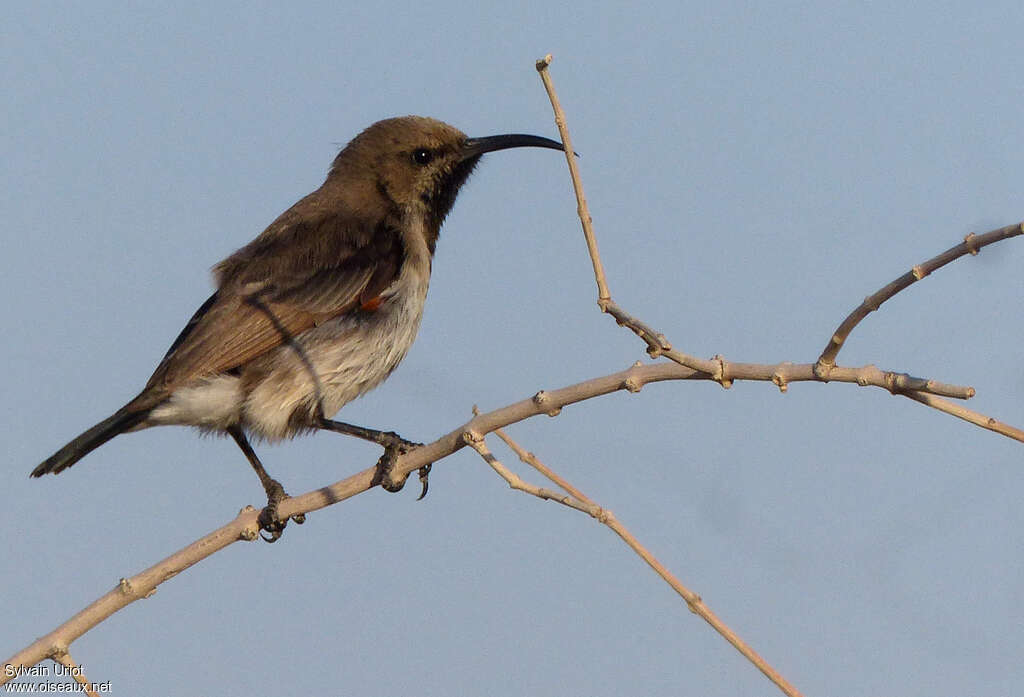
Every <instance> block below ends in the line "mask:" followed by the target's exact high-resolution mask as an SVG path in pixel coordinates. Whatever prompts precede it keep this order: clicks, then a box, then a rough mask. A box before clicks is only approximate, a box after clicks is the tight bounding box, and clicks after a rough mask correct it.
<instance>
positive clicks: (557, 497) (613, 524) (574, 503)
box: [463, 430, 800, 697]
mask: <svg viewBox="0 0 1024 697" xmlns="http://www.w3.org/2000/svg"><path fill="white" fill-rule="evenodd" d="M499 435H500V436H501V439H502V440H504V441H505V442H506V443H507V444H508V445H509V447H511V448H512V449H513V450H514V451H515V452H516V453H518V454H519V456H520V458H523V459H525V460H526V461H527V462H528V463H529V464H530V465H532V466H533V467H535V468H536V469H537V470H538V471H540V472H541V473H543V474H544V476H546V477H548V478H549V479H551V481H553V482H555V483H556V484H558V485H559V486H562V487H563V488H564V489H565V490H566V491H577V489H576V488H575V487H572V486H571V485H568V483H567V482H566V483H565V484H562V482H565V480H564V479H563V478H562V477H560V476H559V475H557V474H555V472H554V471H553V470H552V469H551V468H550V467H548V466H547V465H545V464H543V463H542V462H541V461H540V460H539V459H537V457H536V456H534V455H533V454H532V453H526V451H525V450H523V448H521V447H520V446H519V445H518V444H517V443H515V441H513V440H512V439H511V438H510V437H509V436H508V435H507V434H505V433H503V432H501V431H500V430H499ZM463 438H464V439H465V440H466V442H467V443H468V444H469V445H470V446H471V447H472V448H473V449H474V450H476V451H477V452H478V453H480V456H481V457H482V458H483V459H484V460H485V461H486V462H487V464H489V465H490V466H491V468H492V469H493V470H494V471H495V472H497V473H498V474H499V475H500V476H501V477H502V479H504V480H505V481H506V482H508V485H509V486H510V487H512V488H513V489H516V490H518V491H522V492H525V493H527V494H532V495H534V496H537V497H539V498H542V499H545V500H548V501H555V502H557V503H561V504H563V505H565V506H568V507H570V508H574V509H576V510H578V511H582V512H584V513H586V514H588V515H589V516H591V517H592V518H594V520H597V521H598V522H600V523H603V524H604V525H607V526H608V527H609V528H611V529H612V530H613V531H614V532H615V534H616V535H618V536H619V537H620V538H621V539H622V541H623V542H625V543H626V544H627V545H628V546H629V548H630V549H632V550H633V551H634V552H635V553H636V554H637V555H638V556H639V557H640V558H641V559H643V560H644V561H645V562H647V565H648V566H650V567H651V568H652V569H654V571H655V573H657V574H658V575H659V576H660V577H661V578H662V579H663V580H664V581H665V582H666V583H668V584H669V585H670V586H671V587H672V590H674V591H675V592H676V593H678V594H679V596H680V597H681V598H682V599H683V600H684V601H686V605H687V607H689V608H690V611H691V612H693V613H694V614H696V615H699V616H700V617H701V619H703V620H704V621H705V622H707V623H708V624H709V625H711V627H712V628H714V630H715V631H716V632H718V633H719V634H720V635H721V636H722V637H723V638H724V639H725V640H726V641H728V642H729V643H730V644H732V645H733V647H735V648H736V650H737V651H739V652H740V653H741V654H743V656H744V657H746V659H747V660H749V661H750V662H751V663H753V664H754V665H755V666H756V667H757V669H758V670H760V671H761V672H762V673H764V675H765V676H766V677H767V678H768V679H769V680H771V681H772V682H773V683H775V685H776V686H778V688H779V689H780V690H782V692H784V693H785V694H787V695H789V697H800V692H799V691H798V690H797V689H796V688H795V687H794V686H793V685H792V684H790V682H789V681H788V680H786V679H785V678H784V677H782V675H781V674H780V673H779V672H778V671H776V670H775V669H774V668H772V667H771V665H770V664H769V663H768V662H767V661H766V660H765V659H764V658H762V657H761V656H760V655H759V654H758V653H757V652H756V651H754V649H753V648H751V646H750V645H749V644H747V643H746V642H745V641H743V640H742V639H741V638H740V637H739V635H738V634H736V632H734V631H733V630H732V629H730V628H729V626H728V625H727V624H725V622H723V621H722V620H721V619H720V618H719V617H718V616H717V615H716V614H715V613H714V612H712V611H711V609H710V608H709V607H708V606H707V605H705V604H704V601H703V600H701V597H700V596H699V595H697V594H696V593H694V592H693V591H692V590H690V589H689V588H687V587H686V586H684V585H683V583H682V582H681V581H680V580H679V579H678V578H676V576H675V575H674V574H673V573H672V572H671V571H669V570H668V569H667V568H666V567H665V566H664V565H663V564H662V563H661V562H660V561H658V559H657V558H656V557H655V556H654V555H653V554H651V552H650V551H649V550H648V549H647V548H646V547H644V546H643V545H642V544H640V542H639V540H637V539H636V537H634V536H633V534H632V533H631V532H629V530H627V529H626V526H624V525H623V524H622V523H621V522H619V520H618V518H616V517H615V514H614V513H612V512H611V511H609V510H608V509H607V508H602V507H600V506H598V505H597V504H595V503H594V502H593V501H591V500H590V499H589V498H587V497H586V496H585V495H583V494H582V493H580V494H578V495H577V494H569V495H565V494H558V493H557V492H552V491H551V490H550V489H543V488H541V487H538V486H534V485H532V484H528V483H526V482H524V481H523V480H522V479H520V478H519V476H518V475H516V474H515V473H514V472H512V471H510V470H509V469H508V468H507V467H505V465H503V464H502V463H501V461H500V460H498V458H496V457H495V456H494V454H493V453H491V451H490V449H489V448H488V447H487V444H486V443H485V442H484V437H483V436H482V435H480V434H479V433H474V432H472V431H466V432H465V433H464V434H463ZM524 453H525V454H526V456H527V457H525V458H524Z"/></svg>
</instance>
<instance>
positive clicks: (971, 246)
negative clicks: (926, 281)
mask: <svg viewBox="0 0 1024 697" xmlns="http://www.w3.org/2000/svg"><path fill="white" fill-rule="evenodd" d="M1020 234H1024V223H1018V224H1016V225H1007V226H1006V227H1002V228H999V229H998V230H992V231H990V232H986V233H985V234H983V235H975V234H974V233H973V232H972V233H971V234H969V235H967V236H966V237H965V238H964V241H963V242H961V243H960V244H958V245H956V246H955V247H950V248H949V249H947V250H946V251H944V252H943V253H942V254H939V255H938V256H935V257H932V258H931V259H929V260H928V261H926V262H924V263H922V264H918V265H917V266H915V267H914V268H912V269H911V270H910V271H908V272H907V273H905V274H903V275H902V276H900V277H899V278H897V279H896V280H895V281H893V282H892V283H889V284H888V285H886V286H884V287H883V288H881V289H879V290H878V291H877V292H875V293H873V294H872V295H869V296H868V297H866V298H864V302H862V303H861V304H860V305H859V306H858V307H857V309H855V310H854V311H853V312H851V313H850V314H849V315H848V316H847V317H846V319H844V320H843V321H842V323H841V324H840V325H839V327H838V328H837V329H836V330H835V332H834V333H833V334H832V338H830V339H829V342H828V345H827V346H825V350H824V351H822V352H821V355H820V356H819V357H818V360H817V371H818V372H819V373H820V374H821V375H822V377H823V378H827V377H828V373H829V370H831V368H832V366H834V365H835V362H836V356H837V355H838V354H839V349H841V348H842V347H843V344H844V343H845V342H846V340H847V338H849V336H850V332H852V331H853V329H854V327H856V326H857V325H858V324H860V322H861V320H863V319H864V318H865V317H867V316H868V315H869V314H870V313H872V312H874V311H875V310H877V309H878V308H879V307H881V306H882V303H884V302H885V301H886V300H888V299H889V298H891V297H892V296H894V295H896V294H897V293H899V292H900V291H901V290H903V289H904V288H907V287H908V286H911V285H913V284H914V283H917V282H918V281H920V280H921V279H922V278H924V277H925V276H927V275H928V274H930V273H931V272H932V271H935V270H937V269H941V268H942V267H943V266H945V265H946V264H948V263H950V262H952V261H956V260H957V259H959V258H960V257H962V256H965V255H967V254H970V255H972V256H976V255H977V254H978V250H980V249H981V248H982V247H987V246H988V245H990V244H994V243H996V242H1001V241H1002V240H1005V239H1009V238H1010V237H1016V236H1017V235H1020ZM919 401H920V400H919Z"/></svg>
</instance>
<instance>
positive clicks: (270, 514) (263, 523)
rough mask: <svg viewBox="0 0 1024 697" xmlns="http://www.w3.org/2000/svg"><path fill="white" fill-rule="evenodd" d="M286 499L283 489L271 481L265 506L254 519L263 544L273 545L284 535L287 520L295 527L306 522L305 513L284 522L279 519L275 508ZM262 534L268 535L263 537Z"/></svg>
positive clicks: (297, 514) (286, 519) (274, 481)
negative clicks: (257, 524)
mask: <svg viewBox="0 0 1024 697" xmlns="http://www.w3.org/2000/svg"><path fill="white" fill-rule="evenodd" d="M286 498H288V494H287V492H285V490H284V487H282V486H281V484H280V483H278V482H277V480H271V483H270V486H268V487H267V506H266V508H264V509H263V510H262V511H260V515H259V518H257V519H256V520H257V522H258V523H259V526H260V537H261V538H263V541H264V542H269V543H271V544H273V543H274V542H277V541H278V540H279V539H281V535H283V534H284V529H285V527H287V525H288V521H289V520H291V521H293V522H294V523H295V524H296V525H302V524H303V523H305V522H306V514H305V513H296V514H295V515H293V516H290V517H288V518H285V519H284V520H282V519H281V517H280V516H279V515H278V514H277V506H278V504H279V503H281V502H282V501H284V500H285V499H286ZM264 532H266V533H269V534H268V535H264V534H263V533H264Z"/></svg>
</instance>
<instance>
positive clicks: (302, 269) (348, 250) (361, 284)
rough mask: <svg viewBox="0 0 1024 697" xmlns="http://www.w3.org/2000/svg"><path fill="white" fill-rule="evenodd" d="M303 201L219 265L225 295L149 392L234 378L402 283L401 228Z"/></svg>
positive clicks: (185, 337) (185, 338)
mask: <svg viewBox="0 0 1024 697" xmlns="http://www.w3.org/2000/svg"><path fill="white" fill-rule="evenodd" d="M308 199H309V197H307V199H303V201H300V202H299V203H298V204H296V205H295V206H294V207H293V208H292V209H291V210H289V211H288V212H286V213H285V214H284V215H282V216H281V217H280V218H279V219H278V220H277V221H275V222H274V223H273V224H272V225H271V226H270V227H268V228H267V230H266V231H265V232H264V233H263V234H262V235H260V236H259V237H258V238H256V239H255V240H253V242H251V243H250V244H249V245H247V246H246V247H243V248H242V249H240V250H238V251H237V252H235V253H234V254H233V255H231V256H230V257H228V258H227V259H225V260H224V261H223V262H221V263H220V264H218V265H217V269H216V272H217V276H218V278H219V281H220V288H219V289H218V291H217V292H216V293H215V294H214V295H213V296H212V297H211V298H210V299H209V300H208V301H207V302H206V303H205V304H204V305H203V307H201V308H200V310H199V311H198V312H197V313H196V315H195V316H194V317H193V318H192V319H191V320H190V321H189V323H188V325H187V326H186V327H185V329H184V330H183V331H182V333H181V335H180V336H179V337H178V339H177V340H176V341H175V343H174V345H172V347H171V350H170V351H169V352H168V354H167V356H166V357H165V358H164V360H163V361H162V362H161V363H160V365H159V366H157V369H156V372H154V373H153V376H152V377H151V378H150V380H149V383H148V384H147V386H146V388H147V389H146V392H150V391H151V390H156V391H157V392H158V393H163V394H166V393H167V392H169V391H171V390H173V389H174V388H175V387H177V386H180V385H182V384H185V383H187V382H189V381H191V380H194V379H196V378H198V377H200V376H203V375H213V374H217V373H222V372H225V371H230V370H233V369H235V368H237V367H239V366H241V365H243V364H245V363H246V362H248V361H250V360H252V359H254V358H256V357H257V356H259V355H261V354H263V353H265V352H267V351H270V350H271V349H274V348H276V347H277V346H280V345H281V344H282V343H284V342H285V341H288V340H290V339H291V338H292V337H295V336H297V335H298V334H300V333H302V332H303V331H305V330H306V329H309V328H311V327H313V326H314V325H316V324H319V323H321V322H324V321H327V320H329V319H331V318H334V317H337V316H339V315H341V314H343V313H345V312H349V311H351V310H353V309H357V308H358V307H359V306H360V305H362V304H363V303H364V302H365V301H366V300H368V299H370V298H373V297H376V296H377V295H379V294H380V293H381V292H383V291H384V290H385V289H386V288H387V287H388V286H389V285H391V284H392V283H393V282H394V280H395V279H396V278H397V275H398V271H399V268H400V267H401V263H402V244H401V238H400V237H399V235H398V232H397V231H396V230H395V228H394V227H393V226H388V225H385V224H378V225H376V226H374V227H372V228H369V229H368V228H367V226H365V225H360V224H359V221H354V220H351V219H347V220H346V219H343V218H341V217H340V216H338V215H335V214H331V213H323V212H322V209H318V208H314V212H315V213H317V215H314V216H313V217H312V218H310V217H304V216H303V215H302V211H301V210H296V209H299V208H300V207H301V206H303V204H305V203H307V202H308Z"/></svg>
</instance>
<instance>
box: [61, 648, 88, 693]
mask: <svg viewBox="0 0 1024 697" xmlns="http://www.w3.org/2000/svg"><path fill="white" fill-rule="evenodd" d="M53 660H55V661H57V662H58V663H60V664H61V665H62V666H64V667H65V668H67V669H68V672H69V673H70V674H71V677H73V678H74V679H75V682H77V683H78V684H79V685H81V686H82V691H83V692H85V694H87V695H88V696H89V697H99V694H98V693H97V692H96V690H95V689H93V687H94V686H93V683H91V682H89V680H88V679H87V678H86V677H85V675H84V674H83V673H82V669H81V668H79V667H78V665H76V664H75V662H74V661H72V660H71V654H69V653H67V652H64V653H58V654H57V655H56V656H54V657H53Z"/></svg>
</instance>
